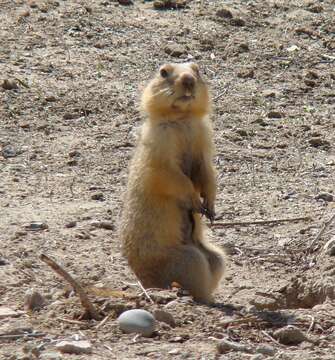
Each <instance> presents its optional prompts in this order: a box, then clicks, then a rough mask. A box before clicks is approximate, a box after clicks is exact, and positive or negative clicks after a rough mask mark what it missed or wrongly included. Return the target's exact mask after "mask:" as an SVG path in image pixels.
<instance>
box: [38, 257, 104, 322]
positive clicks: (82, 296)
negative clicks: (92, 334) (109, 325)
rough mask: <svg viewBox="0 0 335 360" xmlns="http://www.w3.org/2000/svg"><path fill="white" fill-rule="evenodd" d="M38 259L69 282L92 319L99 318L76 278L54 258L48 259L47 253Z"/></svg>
mask: <svg viewBox="0 0 335 360" xmlns="http://www.w3.org/2000/svg"><path fill="white" fill-rule="evenodd" d="M40 259H41V260H42V261H43V262H44V263H46V264H47V265H49V266H50V267H51V268H52V269H53V270H54V271H55V272H56V273H57V274H58V275H59V276H61V277H62V278H63V279H65V280H66V281H67V282H69V283H70V285H71V286H72V287H73V289H74V290H75V291H76V293H77V294H78V296H79V299H80V301H81V304H82V305H83V307H84V309H85V310H86V311H87V314H88V315H89V316H90V317H91V318H92V319H94V320H98V321H99V320H101V317H100V315H99V314H98V312H97V311H96V309H95V308H94V306H93V304H92V303H91V302H90V300H89V298H88V296H87V294H86V293H85V291H84V289H83V287H82V286H81V285H80V284H79V283H78V282H77V281H76V280H74V278H73V277H72V276H71V275H70V274H69V273H67V272H66V271H65V270H64V269H63V268H62V267H60V266H59V265H58V264H57V263H56V262H55V261H54V260H52V259H50V258H49V257H48V256H47V255H44V254H41V255H40Z"/></svg>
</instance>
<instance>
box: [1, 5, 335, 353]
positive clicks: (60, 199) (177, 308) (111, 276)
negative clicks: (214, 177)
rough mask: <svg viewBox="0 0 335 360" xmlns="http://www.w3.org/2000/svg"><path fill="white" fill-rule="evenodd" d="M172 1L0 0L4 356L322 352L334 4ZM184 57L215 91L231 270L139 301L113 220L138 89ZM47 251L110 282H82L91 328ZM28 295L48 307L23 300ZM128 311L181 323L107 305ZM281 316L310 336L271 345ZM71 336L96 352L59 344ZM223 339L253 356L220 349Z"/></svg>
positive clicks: (330, 279) (330, 316)
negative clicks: (67, 350) (130, 315)
mask: <svg viewBox="0 0 335 360" xmlns="http://www.w3.org/2000/svg"><path fill="white" fill-rule="evenodd" d="M124 2H126V1H120V3H124ZM177 2H178V3H179V5H180V8H178V9H170V8H169V9H165V10H164V9H163V10H158V9H155V8H154V3H153V2H152V1H139V0H134V1H133V4H131V5H121V4H119V2H116V1H112V0H107V1H106V0H99V1H97V0H92V1H80V0H77V1H70V0H69V1H63V0H59V1H53V0H49V1H38V0H37V1H33V0H32V1H23V0H16V1H13V0H10V1H9V0H1V2H0V3H1V4H0V7H1V12H0V83H1V84H2V86H1V88H0V172H1V176H0V194H1V197H0V241H1V243H0V244H1V245H0V358H1V359H13V360H14V359H35V358H40V359H63V358H64V359H87V358H92V359H142V358H152V359H252V358H253V359H263V358H264V359H265V358H269V359H270V358H272V359H288V360H290V359H315V360H316V359H321V360H325V359H334V353H335V335H334V330H335V309H334V300H335V287H334V285H335V284H334V275H335V261H334V259H335V257H334V256H330V254H329V252H330V251H331V247H330V248H329V249H330V250H329V251H328V252H327V251H325V250H324V245H325V244H326V242H327V241H329V240H331V238H332V237H333V238H334V235H335V225H334V222H331V221H329V220H331V217H332V214H334V212H335V207H334V204H335V203H334V196H335V195H334V181H335V175H334V171H335V148H334V143H335V135H334V134H335V121H334V120H335V118H334V113H335V106H334V104H335V66H334V63H335V22H334V16H335V15H334V14H335V12H334V11H335V7H334V2H333V1H332V0H324V1H313V0H309V1H303V0H301V1H289V0H281V1H280V0H278V1H276V0H270V1H261V0H258V1H257V0H255V1H252V0H250V1H243V0H239V1H237V0H236V1H206V0H204V1H196V0H194V1H188V2H187V3H186V4H184V3H185V2H184V1H177ZM156 4H157V2H156ZM187 60H192V61H195V62H197V63H198V64H199V65H200V66H201V69H202V71H203V73H204V74H205V76H206V78H207V79H208V82H209V84H210V86H211V89H212V94H213V104H214V111H213V115H212V119H213V123H214V129H215V132H214V133H215V143H216V148H217V154H216V158H215V161H216V168H217V170H218V183H219V186H218V197H217V202H216V210H217V219H216V221H215V226H213V227H211V228H208V231H207V233H208V236H209V237H210V238H211V239H212V241H213V242H215V243H217V244H219V245H222V246H224V247H225V248H226V249H227V252H228V254H229V255H228V257H229V264H228V269H227V274H226V277H225V279H224V280H223V281H222V284H221V286H220V289H219V290H218V292H217V294H216V302H217V303H216V305H215V306H212V307H208V306H204V305H199V304H196V303H194V302H193V301H192V299H191V298H190V297H188V296H185V295H183V294H179V293H178V292H177V291H176V290H171V291H167V290H166V291H159V290H152V291H149V295H150V297H151V298H152V300H153V302H154V304H152V303H151V302H150V301H149V300H148V299H147V298H146V297H145V296H144V295H143V294H142V291H141V289H140V287H139V286H138V285H137V283H136V279H135V277H134V276H133V274H132V273H131V272H130V270H129V268H128V267H127V264H126V262H125V260H124V259H123V258H122V256H121V252H120V242H119V239H118V237H117V232H116V230H117V227H118V222H119V216H120V211H121V208H122V199H123V195H124V192H125V184H126V180H127V168H128V164H129V160H130V158H131V155H132V152H133V150H134V144H135V142H136V131H137V128H138V126H139V125H140V124H141V121H142V119H141V116H140V113H139V111H138V99H139V94H140V92H141V89H142V88H143V85H144V84H145V83H146V81H147V80H148V79H149V78H150V77H151V76H152V74H153V72H154V71H155V70H156V69H157V68H158V67H159V65H161V64H163V63H165V62H181V61H187ZM292 218H300V219H298V220H294V221H293V220H291V221H286V222H284V221H277V222H272V223H261V224H259V223H258V224H245V222H253V221H256V220H262V221H268V220H275V219H292ZM301 218H303V219H301ZM229 222H233V223H234V222H242V223H244V224H240V225H238V224H235V225H234V224H227V223H229ZM220 224H221V225H220ZM324 224H325V227H324V231H323V232H322V234H320V230H322V228H323V225H324ZM318 235H319V236H318ZM311 244H312V246H311ZM330 246H331V245H330ZM332 246H333V253H334V244H333V245H332ZM42 252H43V253H45V254H47V255H49V256H51V257H52V258H53V259H55V260H56V261H58V263H59V264H61V265H62V266H63V267H64V268H65V269H66V270H67V271H68V272H69V273H70V274H72V275H73V276H74V277H76V278H77V279H78V280H80V281H81V282H82V283H83V284H84V285H85V286H95V287H102V286H103V287H108V288H110V289H115V290H119V291H121V293H120V294H119V296H111V295H113V294H111V293H110V291H105V293H104V292H103V291H102V290H101V291H100V292H98V294H95V295H94V294H92V291H93V290H91V291H90V298H91V299H92V301H93V303H94V304H95V306H96V307H97V308H99V310H100V311H101V312H102V313H103V315H104V316H109V317H108V318H107V319H106V321H105V322H104V323H102V324H101V323H99V322H97V321H94V320H83V319H81V318H80V315H81V314H82V307H81V305H80V302H79V300H78V297H77V296H76V295H75V294H74V293H73V292H72V291H71V290H70V288H69V287H68V285H67V284H66V283H65V282H64V280H63V279H61V278H60V277H58V276H57V275H56V274H55V273H54V272H53V271H52V269H51V268H50V267H48V266H47V265H46V264H44V263H43V262H42V261H41V260H40V259H39V255H40V253H42ZM32 289H35V290H37V291H38V292H39V293H40V294H42V295H43V297H44V302H45V306H44V307H43V308H42V309H40V310H39V311H33V312H31V311H24V310H25V308H24V301H25V296H26V295H25V294H26V293H27V291H31V290H32ZM122 294H128V295H127V296H128V298H122V297H120V296H121V295H122ZM3 307H9V308H10V309H12V310H13V311H15V312H16V313H15V314H12V316H5V315H1V308H3ZM136 307H137V308H138V307H141V308H145V309H147V310H149V311H153V310H155V309H157V308H160V309H164V310H165V311H168V312H169V313H170V314H171V315H172V316H173V317H174V319H175V322H176V327H174V328H173V327H171V326H169V325H167V324H165V323H159V324H158V325H157V331H156V333H155V334H154V336H153V337H151V338H141V337H139V338H135V337H134V335H125V334H122V332H121V331H120V329H119V328H118V325H117V322H116V318H117V316H118V314H120V313H121V312H122V311H124V310H125V309H130V308H136ZM287 325H293V326H295V327H297V328H298V329H300V330H301V331H302V333H303V334H304V335H305V336H306V338H305V341H302V342H301V341H297V343H295V344H293V345H287V344H283V343H282V342H281V341H279V340H278V338H277V337H276V331H277V330H278V329H281V328H285V327H286V326H287ZM18 333H19V334H22V333H25V334H26V336H20V335H19V336H13V335H15V334H16V335H17V334H18ZM10 335H12V336H10ZM74 338H76V339H85V340H88V341H90V342H91V344H92V349H93V352H92V354H91V355H83V354H82V355H69V354H61V353H59V352H58V351H56V350H55V344H57V342H58V341H61V340H63V339H74ZM218 339H229V340H231V341H234V342H236V343H238V344H244V345H248V346H249V347H250V348H251V349H253V350H252V351H250V352H241V351H234V350H231V351H227V352H224V353H222V354H219V353H218V352H217V348H216V345H217V343H218V342H219V340H218ZM264 345H267V346H269V347H270V349H271V351H270V352H268V354H267V355H266V354H264V355H262V354H257V353H255V351H256V350H255V349H257V347H259V346H264ZM253 352H254V353H253Z"/></svg>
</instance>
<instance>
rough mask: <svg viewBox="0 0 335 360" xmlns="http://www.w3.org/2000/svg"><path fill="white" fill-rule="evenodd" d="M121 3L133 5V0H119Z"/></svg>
mask: <svg viewBox="0 0 335 360" xmlns="http://www.w3.org/2000/svg"><path fill="white" fill-rule="evenodd" d="M118 1H119V4H120V5H133V2H132V0H118Z"/></svg>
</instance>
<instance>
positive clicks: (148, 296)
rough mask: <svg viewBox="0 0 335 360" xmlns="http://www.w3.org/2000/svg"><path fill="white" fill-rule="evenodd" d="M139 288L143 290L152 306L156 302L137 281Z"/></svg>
mask: <svg viewBox="0 0 335 360" xmlns="http://www.w3.org/2000/svg"><path fill="white" fill-rule="evenodd" d="M137 284H138V286H139V287H140V288H141V289H142V291H143V293H144V295H145V296H146V298H147V299H148V300H149V301H150V302H151V304H154V301H153V300H152V299H151V297H150V295H149V294H148V292H147V291H146V290H145V289H144V287H143V285H142V284H141V282H140V281H139V280H138V281H137Z"/></svg>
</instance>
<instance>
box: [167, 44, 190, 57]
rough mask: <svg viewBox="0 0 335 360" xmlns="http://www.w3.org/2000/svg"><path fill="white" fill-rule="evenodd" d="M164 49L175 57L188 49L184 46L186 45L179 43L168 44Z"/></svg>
mask: <svg viewBox="0 0 335 360" xmlns="http://www.w3.org/2000/svg"><path fill="white" fill-rule="evenodd" d="M164 51H165V53H166V54H168V55H171V56H173V57H180V56H182V55H184V54H186V49H185V48H184V46H182V45H179V44H177V43H172V44H168V45H166V46H165V48H164Z"/></svg>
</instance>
